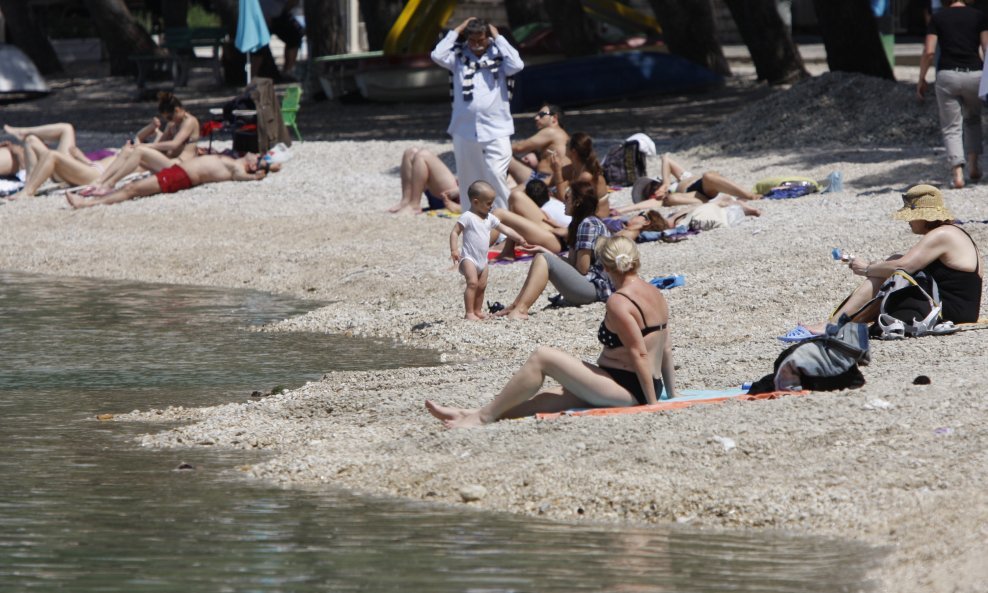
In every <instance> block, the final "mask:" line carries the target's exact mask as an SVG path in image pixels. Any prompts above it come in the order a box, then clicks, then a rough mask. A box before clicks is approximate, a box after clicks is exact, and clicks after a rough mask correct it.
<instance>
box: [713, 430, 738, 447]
mask: <svg viewBox="0 0 988 593" xmlns="http://www.w3.org/2000/svg"><path fill="white" fill-rule="evenodd" d="M712 440H713V441H714V442H716V443H720V444H721V446H722V447H724V451H730V450H731V449H734V448H735V447H737V446H738V444H737V443H735V442H734V439H732V438H731V437H722V436H720V435H717V434H715V435H714V438H713V439H712Z"/></svg>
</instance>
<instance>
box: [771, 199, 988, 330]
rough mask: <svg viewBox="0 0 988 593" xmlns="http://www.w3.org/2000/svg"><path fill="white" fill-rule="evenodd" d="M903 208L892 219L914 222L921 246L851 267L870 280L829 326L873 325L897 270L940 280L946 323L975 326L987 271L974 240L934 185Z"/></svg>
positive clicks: (809, 327)
mask: <svg viewBox="0 0 988 593" xmlns="http://www.w3.org/2000/svg"><path fill="white" fill-rule="evenodd" d="M902 204H903V205H902V208H900V209H899V210H897V211H896V212H895V213H894V214H893V215H892V217H893V218H895V219H896V220H903V221H907V222H908V223H909V229H910V230H911V231H912V232H913V233H915V234H917V235H920V239H919V241H917V242H916V244H915V245H913V246H912V247H910V248H909V250H908V251H906V253H904V254H902V255H898V254H896V255H892V256H889V257H888V258H886V259H883V260H868V259H864V258H859V257H852V258H850V260H849V261H848V262H847V265H848V268H850V270H851V272H853V273H854V274H856V275H858V276H862V277H863V278H864V280H863V281H862V282H861V283H860V284H859V285H858V287H857V288H856V289H854V291H853V292H852V293H851V294H850V295H849V296H848V297H847V298H846V299H844V301H843V302H842V303H841V304H840V305H838V307H837V310H836V311H834V312H833V313H832V314H831V316H830V319H829V321H830V322H834V321H836V320H838V319H839V318H840V316H841V315H842V314H847V315H848V316H849V317H850V320H851V321H856V322H859V323H871V322H872V321H875V320H876V319H877V318H878V313H879V308H880V305H881V303H879V302H877V301H873V300H872V299H873V298H874V297H875V295H876V294H878V291H879V290H880V289H881V287H882V284H884V283H885V280H887V279H888V278H889V277H890V276H891V275H892V274H893V273H894V272H895V271H896V270H898V269H902V270H905V271H906V272H908V273H910V274H916V273H917V272H925V273H926V274H927V275H928V276H929V277H930V278H932V279H933V280H935V281H936V283H937V288H938V290H939V293H940V299H941V304H942V305H943V310H942V312H941V314H942V319H943V321H951V322H953V323H972V322H975V321H977V320H978V315H979V314H980V311H981V293H982V288H983V285H984V268H983V266H982V263H981V253H980V251H979V250H978V246H977V245H976V244H975V242H974V239H972V238H971V235H969V234H967V232H966V231H964V230H963V229H962V228H960V227H959V226H957V225H956V224H954V215H953V214H952V213H951V212H950V210H948V209H947V206H946V204H944V201H943V195H942V194H941V193H940V190H938V189H937V188H935V187H933V186H931V185H925V184H923V185H914V186H912V187H910V188H909V190H908V191H906V193H905V194H903V195H902ZM826 327H827V322H821V323H815V324H800V325H799V326H797V327H796V329H794V330H793V331H791V332H789V334H787V335H786V336H783V338H782V339H783V340H784V341H794V340H792V339H787V337H790V335H791V336H792V337H803V338H805V337H809V336H810V335H812V334H821V333H823V331H824V330H825V329H826Z"/></svg>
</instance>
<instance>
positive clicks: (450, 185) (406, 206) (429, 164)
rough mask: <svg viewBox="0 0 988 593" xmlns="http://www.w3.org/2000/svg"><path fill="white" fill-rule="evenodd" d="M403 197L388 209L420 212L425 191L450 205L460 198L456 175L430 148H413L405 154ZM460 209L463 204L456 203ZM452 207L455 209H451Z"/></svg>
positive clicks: (391, 210) (398, 212)
mask: <svg viewBox="0 0 988 593" xmlns="http://www.w3.org/2000/svg"><path fill="white" fill-rule="evenodd" d="M400 174H401V200H399V201H398V203H397V204H395V205H394V206H392V207H390V208H388V212H392V213H395V214H418V213H419V212H421V211H422V194H423V193H424V194H425V195H426V197H429V198H431V199H430V200H429V201H430V203H431V202H432V201H433V200H442V201H443V202H444V204H445V205H446V206H447V207H449V206H451V205H452V204H455V203H456V202H455V200H454V199H453V198H454V197H456V198H457V199H458V198H459V189H458V188H457V184H456V176H455V175H453V172H452V171H450V170H449V167H447V166H446V164H445V163H443V162H442V161H441V160H439V157H437V156H436V155H435V154H433V153H432V152H431V151H430V150H428V149H425V148H419V147H412V148H409V149H408V150H406V151H405V153H404V154H403V155H402V156H401V168H400ZM456 205H457V208H456V210H457V211H459V208H458V206H459V204H456ZM450 209H451V210H452V209H453V208H450Z"/></svg>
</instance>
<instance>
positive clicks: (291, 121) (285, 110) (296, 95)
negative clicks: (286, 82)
mask: <svg viewBox="0 0 988 593" xmlns="http://www.w3.org/2000/svg"><path fill="white" fill-rule="evenodd" d="M301 97H302V87H300V86H290V87H288V88H286V89H285V96H284V97H282V98H281V119H282V120H284V122H285V125H286V126H288V127H289V128H291V129H292V130H293V131H294V132H295V137H296V138H298V141H299V142H301V141H302V132H299V131H298V124H297V123H296V122H295V119H296V117H297V116H298V102H299V99H300V98H301Z"/></svg>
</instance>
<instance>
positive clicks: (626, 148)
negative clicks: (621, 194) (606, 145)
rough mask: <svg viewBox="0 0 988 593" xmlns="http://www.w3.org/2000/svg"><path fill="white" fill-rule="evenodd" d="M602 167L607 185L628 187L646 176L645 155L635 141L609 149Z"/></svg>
mask: <svg viewBox="0 0 988 593" xmlns="http://www.w3.org/2000/svg"><path fill="white" fill-rule="evenodd" d="M602 166H603V168H604V179H605V180H606V181H607V184H608V185H620V186H622V187H628V186H630V185H634V183H635V180H637V179H638V178H639V177H644V176H645V175H646V170H645V153H643V152H642V150H641V145H640V144H639V143H638V141H637V140H629V141H627V142H625V143H624V144H619V145H617V146H615V147H614V148H612V149H610V150H609V151H608V152H607V156H605V157H604V163H603V165H602Z"/></svg>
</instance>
